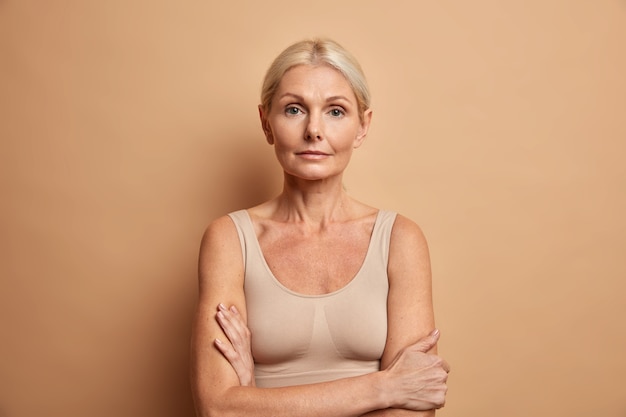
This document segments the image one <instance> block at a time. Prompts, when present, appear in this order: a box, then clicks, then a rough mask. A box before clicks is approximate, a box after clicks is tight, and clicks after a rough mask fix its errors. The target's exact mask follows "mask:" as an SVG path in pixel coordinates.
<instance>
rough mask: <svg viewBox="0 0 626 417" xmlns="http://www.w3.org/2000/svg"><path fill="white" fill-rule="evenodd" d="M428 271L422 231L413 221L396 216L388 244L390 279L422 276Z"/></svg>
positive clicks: (428, 265)
mask: <svg viewBox="0 0 626 417" xmlns="http://www.w3.org/2000/svg"><path fill="white" fill-rule="evenodd" d="M429 270H430V254H429V251H428V243H427V242H426V237H425V236H424V233H423V232H422V229H421V228H420V227H419V226H418V225H417V223H415V222H414V221H413V220H411V219H409V218H407V217H405V216H402V215H400V214H398V215H396V220H395V222H394V225H393V229H392V231H391V238H390V242H389V272H390V278H393V277H396V276H406V275H410V276H414V275H416V274H415V273H416V272H417V271H420V272H421V273H420V274H419V275H424V273H425V272H427V271H429Z"/></svg>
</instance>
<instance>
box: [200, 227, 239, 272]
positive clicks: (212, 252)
mask: <svg viewBox="0 0 626 417" xmlns="http://www.w3.org/2000/svg"><path fill="white" fill-rule="evenodd" d="M241 271H243V254H242V250H241V243H240V241H239V234H238V232H237V228H236V226H235V223H234V222H233V220H232V218H231V217H230V216H228V215H225V216H222V217H219V218H217V219H215V220H214V221H212V222H211V223H210V224H209V225H208V226H207V228H206V230H205V231H204V235H203V236H202V243H201V245H200V254H199V275H200V280H201V281H205V280H206V279H208V278H210V277H213V276H220V275H221V274H224V273H228V275H231V274H233V273H235V274H236V275H239V274H240V273H241Z"/></svg>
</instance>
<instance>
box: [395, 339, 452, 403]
mask: <svg viewBox="0 0 626 417" xmlns="http://www.w3.org/2000/svg"><path fill="white" fill-rule="evenodd" d="M437 340H439V331H438V330H435V331H433V332H432V333H431V334H429V335H428V336H426V337H424V338H422V339H420V340H419V341H418V342H417V343H415V344H413V345H410V346H407V347H406V348H405V349H403V350H402V351H401V352H400V353H399V354H398V356H396V358H395V359H394V361H393V362H392V363H391V365H390V366H389V367H388V368H387V369H386V370H385V371H384V372H387V373H388V376H389V378H390V380H389V391H388V392H389V393H390V394H391V395H392V403H393V405H392V407H394V408H405V409H409V410H415V411H425V410H432V409H435V408H441V407H443V406H444V405H445V397H446V392H447V390H448V387H447V385H446V381H447V380H448V372H450V367H449V366H448V364H447V363H446V361H444V360H443V359H441V358H440V357H439V356H437V355H432V354H428V353H426V352H428V351H429V350H431V349H432V348H433V347H434V346H435V345H436V344H437Z"/></svg>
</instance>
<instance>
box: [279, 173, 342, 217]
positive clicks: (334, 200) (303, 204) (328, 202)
mask: <svg viewBox="0 0 626 417" xmlns="http://www.w3.org/2000/svg"><path fill="white" fill-rule="evenodd" d="M350 202H351V199H350V197H348V195H347V193H346V192H345V190H344V189H343V184H342V177H341V176H338V177H335V178H328V179H324V180H319V181H305V180H301V179H298V178H294V177H291V176H288V175H285V182H284V186H283V192H282V194H281V195H280V196H279V197H278V207H277V209H278V213H279V215H280V217H282V218H284V219H285V220H291V221H296V222H302V223H307V224H310V225H312V226H313V225H317V227H323V226H324V225H326V224H328V223H330V222H333V221H341V220H343V219H345V218H346V216H347V214H348V210H349V208H350Z"/></svg>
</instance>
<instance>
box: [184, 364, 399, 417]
mask: <svg viewBox="0 0 626 417" xmlns="http://www.w3.org/2000/svg"><path fill="white" fill-rule="evenodd" d="M382 378H384V376H383V375H382V373H380V372H375V373H372V374H367V375H362V376H358V377H352V378H343V379H339V380H336V381H331V382H324V383H318V384H309V385H300V386H291V387H283V388H256V387H241V386H233V387H230V388H227V389H226V390H223V391H222V392H221V393H220V394H219V395H207V396H202V395H196V398H197V414H198V416H201V417H213V416H220V417H230V416H233V417H248V416H250V417H265V416H267V417H292V416H299V417H328V416H333V417H356V416H361V415H364V414H366V413H368V412H370V411H373V410H377V409H381V408H387V407H389V406H390V405H391V404H390V403H389V401H390V400H389V399H388V398H385V395H384V394H383V392H384V390H383V389H382V384H383V383H384V381H383V380H382ZM213 392H215V391H213Z"/></svg>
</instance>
